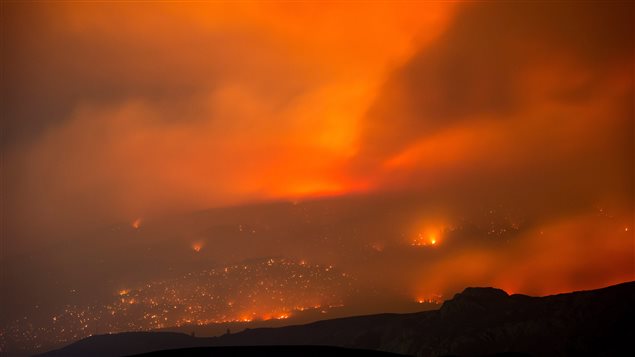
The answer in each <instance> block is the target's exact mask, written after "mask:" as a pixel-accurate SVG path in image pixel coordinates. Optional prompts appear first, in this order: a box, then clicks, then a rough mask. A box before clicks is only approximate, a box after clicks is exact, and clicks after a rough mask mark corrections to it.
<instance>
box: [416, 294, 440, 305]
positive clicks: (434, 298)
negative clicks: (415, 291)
mask: <svg viewBox="0 0 635 357" xmlns="http://www.w3.org/2000/svg"><path fill="white" fill-rule="evenodd" d="M415 301H416V302H417V303H419V304H436V305H438V304H441V303H442V302H443V296H442V295H441V294H428V295H425V296H421V297H418V298H416V299H415Z"/></svg>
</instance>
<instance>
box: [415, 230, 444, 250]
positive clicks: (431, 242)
mask: <svg viewBox="0 0 635 357" xmlns="http://www.w3.org/2000/svg"><path fill="white" fill-rule="evenodd" d="M438 243H439V238H438V235H437V234H436V233H428V234H423V233H419V234H418V235H417V238H415V239H414V240H413V241H412V243H411V245H413V246H415V247H429V246H436V245H437V244H438Z"/></svg>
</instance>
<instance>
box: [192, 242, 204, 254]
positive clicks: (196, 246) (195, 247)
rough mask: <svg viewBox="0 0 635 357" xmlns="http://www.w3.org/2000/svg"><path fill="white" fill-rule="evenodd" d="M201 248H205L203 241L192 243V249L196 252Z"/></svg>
mask: <svg viewBox="0 0 635 357" xmlns="http://www.w3.org/2000/svg"><path fill="white" fill-rule="evenodd" d="M201 249H203V243H202V242H195V243H192V250H194V251H195V252H196V253H198V252H200V251H201Z"/></svg>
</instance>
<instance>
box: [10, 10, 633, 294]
mask: <svg viewBox="0 0 635 357" xmlns="http://www.w3.org/2000/svg"><path fill="white" fill-rule="evenodd" d="M511 4H512V3H450V2H372V3H367V4H364V6H360V4H358V3H340V2H324V3H319V2H297V3H295V2H279V3H278V2H271V3H255V2H240V3H233V2H219V3H216V2H214V3H171V2H167V3H161V4H152V5H150V4H144V3H132V4H131V3H86V2H80V3H75V2H73V3H71V2H49V3H41V2H29V3H18V2H11V3H6V4H4V5H3V6H4V17H5V19H4V20H5V21H3V22H4V29H5V30H6V31H5V32H4V35H3V36H4V37H5V39H6V42H5V49H6V51H5V53H6V55H5V54H3V61H4V76H5V78H6V80H5V81H3V82H5V83H4V84H3V93H4V94H3V96H4V97H5V103H7V107H6V108H3V117H5V118H7V119H8V120H7V123H6V124H5V125H6V127H5V140H4V141H3V155H4V160H5V163H6V166H4V168H3V173H4V175H5V177H6V182H7V184H6V185H7V187H9V188H10V189H9V190H7V199H6V200H5V203H4V211H5V212H7V213H6V214H7V215H8V220H9V221H10V222H11V224H10V227H9V228H8V229H9V232H11V233H12V234H16V236H20V237H22V238H21V239H20V240H16V241H15V242H14V241H11V242H9V244H10V245H13V244H16V245H24V246H28V245H29V244H32V242H33V241H39V240H46V239H49V238H42V237H43V236H44V234H43V233H45V232H46V233H47V235H46V236H47V237H48V233H49V232H62V233H68V232H72V231H81V230H86V229H89V228H90V229H92V227H96V226H99V225H106V224H110V223H112V222H120V221H130V220H132V219H135V218H136V217H144V218H145V217H157V216H161V215H163V214H168V213H172V212H183V211H192V210H197V209H204V208H208V207H216V206H223V205H233V204H240V203H249V202H258V201H263V200H276V199H283V200H298V199H300V200H302V199H306V198H311V197H317V196H323V195H344V194H349V193H371V192H380V191H406V192H408V191H412V192H417V193H421V192H424V193H426V192H431V193H434V194H435V195H438V197H444V196H443V195H444V194H446V195H448V196H452V197H453V199H454V198H455V197H456V196H461V195H466V197H468V196H469V197H478V199H482V198H483V197H489V196H491V197H493V198H492V199H495V198H500V197H502V198H504V199H506V200H509V201H511V202H513V203H514V204H516V205H518V206H523V207H530V209H531V210H545V211H546V212H549V214H545V216H548V217H549V219H551V220H552V221H553V222H550V223H553V224H554V225H556V226H557V227H564V228H557V229H562V230H563V231H569V229H570V228H571V226H570V225H571V224H572V223H570V220H571V215H573V214H572V213H571V212H574V214H575V216H576V217H583V216H584V214H586V213H588V212H589V211H590V210H592V209H593V207H596V206H597V204H598V203H602V204H608V205H614V206H615V207H618V208H619V210H620V212H621V214H625V215H626V216H627V217H629V214H630V216H632V212H633V209H632V205H633V181H634V176H633V151H634V150H633V133H634V130H633V63H635V61H633V31H632V16H631V15H632V4H628V3H622V4H620V3H611V4H604V5H601V4H600V3H583V4H576V6H569V5H570V4H567V3H558V4H547V3H541V4H525V3H523V4H517V5H516V6H512V5H511ZM629 9H630V10H631V11H630V12H629ZM463 204H464V205H466V206H467V205H470V204H471V203H469V202H462V203H460V205H463ZM563 207H564V208H563ZM572 207H573V208H572ZM565 211H566V212H565ZM580 212H582V213H580ZM624 212H626V213H624ZM580 220H581V221H582V220H583V219H582V218H581V219H580ZM561 225H563V226H561ZM631 226H632V221H631ZM69 227H70V228H69ZM571 229H572V228H571ZM532 237H533V236H532ZM51 239H52V238H51ZM596 239H597V240H598V241H596ZM600 239H601V236H600V235H594V242H595V243H597V242H599V240H600ZM528 242H533V240H532V239H531V238H528ZM570 243H571V242H570V241H566V242H564V243H563V244H565V245H566V246H569V245H568V244H570ZM595 243H594V244H595ZM527 244H532V243H527ZM617 246H619V247H621V248H620V249H615V250H612V249H608V248H607V249H608V250H607V251H606V252H605V253H606V255H605V257H606V256H613V255H615V256H619V257H620V258H621V259H622V258H623V261H625V262H627V263H624V266H627V265H628V261H629V260H628V258H629V256H630V262H632V253H633V252H626V253H624V252H623V251H624V250H628V247H629V246H631V247H632V241H631V242H626V243H624V242H623V241H620V243H619V244H618V245H617ZM611 247H613V246H611ZM465 254H468V255H469V258H466V260H461V257H462V255H457V256H456V257H455V258H456V261H458V262H462V263H460V264H458V265H456V266H454V265H453V260H448V261H447V262H444V263H443V264H447V265H448V266H445V265H443V264H441V265H440V266H439V267H438V268H439V269H445V270H446V271H453V270H452V269H454V268H456V267H461V266H464V265H462V264H468V265H469V262H470V261H474V260H471V259H477V258H478V257H482V261H481V263H478V264H476V265H478V266H479V267H481V268H482V269H485V270H487V269H492V270H496V269H497V268H496V267H497V266H498V265H497V264H503V263H498V262H499V261H500V260H501V259H499V256H498V255H497V254H498V253H496V252H493V253H492V252H486V253H483V255H479V254H480V252H478V251H469V252H468V253H465ZM475 257H476V258H475ZM505 259H508V258H505ZM477 260H478V259H477ZM490 261H496V262H497V263H496V264H494V263H492V264H490V263H488V262H490ZM621 261H622V260H621ZM541 266H543V267H544V266H545V265H541ZM620 269H621V270H620V271H619V274H618V275H620V276H623V275H627V276H631V277H632V276H633V274H630V275H629V274H628V273H629V272H626V273H624V271H625V269H626V270H627V268H625V269H623V267H622V268H620ZM510 274H512V273H510ZM519 274H521V273H519ZM607 275H610V274H607ZM494 280H496V279H494ZM547 290H549V289H547Z"/></svg>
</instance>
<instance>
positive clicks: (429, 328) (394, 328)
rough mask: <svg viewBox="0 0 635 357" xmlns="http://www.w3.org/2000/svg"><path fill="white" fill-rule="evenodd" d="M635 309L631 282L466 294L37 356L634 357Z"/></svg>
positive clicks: (104, 340)
mask: <svg viewBox="0 0 635 357" xmlns="http://www.w3.org/2000/svg"><path fill="white" fill-rule="evenodd" d="M634 301H635V282H627V283H622V284H619V285H614V286H610V287H606V288H602V289H598V290H589V291H579V292H573V293H566V294H559V295H552V296H545V297H530V296H526V295H519V294H515V295H508V294H507V293H506V292H504V291H503V290H499V289H494V288H467V289H465V290H464V291H463V292H462V293H459V294H456V295H455V296H454V297H453V298H452V299H451V300H448V301H446V302H444V304H443V305H442V306H441V308H440V309H439V310H434V311H425V312H418V313H410V314H378V315H368V316H356V317H348V318H339V319H333V320H324V321H318V322H314V323H310V324H306V325H297V326H286V327H280V328H258V329H247V330H245V331H243V332H240V333H235V334H226V335H223V336H218V337H210V338H196V337H192V336H188V335H185V334H178V333H159V332H129V333H122V334H112V335H101V336H92V337H89V338H86V339H84V340H81V341H78V342H76V343H73V344H71V345H69V346H67V347H64V348H62V349H59V350H55V351H51V352H48V353H45V354H43V355H42V356H87V355H90V356H115V355H129V354H138V353H145V352H151V351H159V350H166V349H178V348H191V347H202V346H258V345H278V346H283V345H285V346H287V345H307V346H309V345H310V346H316V345H323V346H337V347H346V348H354V349H364V350H379V351H386V352H393V353H399V354H405V355H416V356H443V355H460V356H477V355H491V354H498V353H508V352H518V353H526V354H529V355H534V356H572V355H576V356H579V355H583V356H585V355H588V356H614V355H635V353H634V352H635V347H633V344H632V341H633V340H634V339H635V326H634V325H633V323H632V322H633V321H635V306H634V305H633V302H634ZM167 352H168V351H166V352H162V353H163V354H161V355H166V354H165V353H167ZM175 353H176V352H175ZM175 355H176V354H175Z"/></svg>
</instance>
